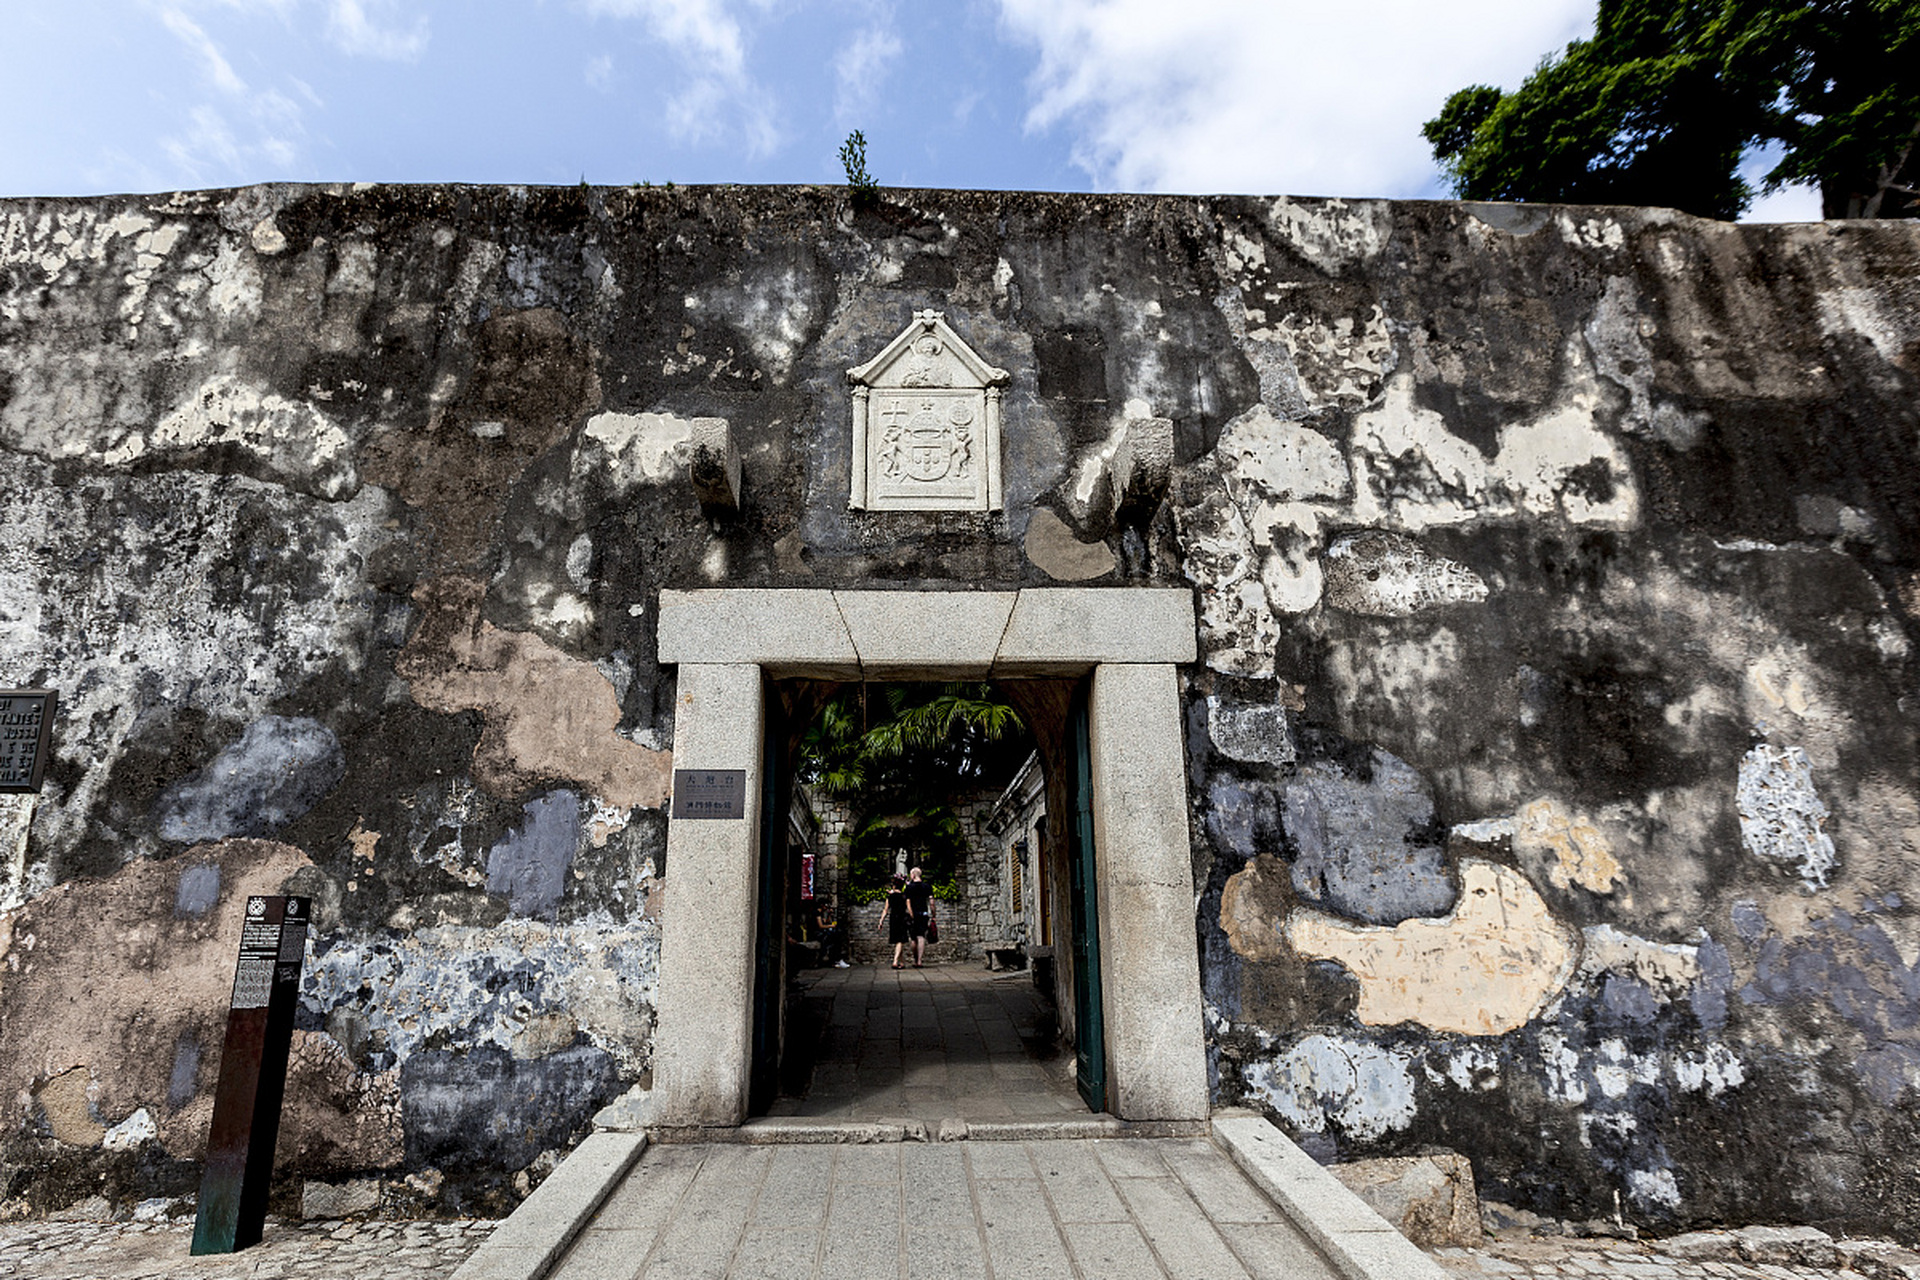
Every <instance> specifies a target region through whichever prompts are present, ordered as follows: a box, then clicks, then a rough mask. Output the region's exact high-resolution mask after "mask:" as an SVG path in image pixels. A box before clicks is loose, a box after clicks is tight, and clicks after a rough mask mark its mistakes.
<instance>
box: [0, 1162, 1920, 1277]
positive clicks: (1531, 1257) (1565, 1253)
mask: <svg viewBox="0 0 1920 1280" xmlns="http://www.w3.org/2000/svg"><path fill="white" fill-rule="evenodd" d="M984 1145H985V1144H982V1146H984ZM994 1145H995V1146H996V1147H999V1146H1002V1145H1005V1146H1006V1147H1009V1148H1010V1147H1011V1145H1012V1144H994ZM929 1149H930V1148H929ZM949 1149H952V1148H949ZM662 1150H665V1148H662ZM814 1150H815V1151H823V1150H827V1149H825V1148H814ZM988 1181H991V1180H988ZM1138 1189H1139V1188H1137V1187H1136V1188H1135V1190H1136V1191H1138ZM1006 1226H1007V1224H1006V1223H1005V1222H1001V1223H1000V1224H999V1229H1002V1230H1004V1229H1005V1227H1006ZM493 1228H494V1224H493V1223H491V1222H351V1223H341V1222H307V1223H286V1222H279V1221H270V1222H269V1223H268V1224H267V1232H266V1238H265V1239H264V1240H263V1241H262V1242H261V1243H260V1244H258V1245H256V1246H254V1247H253V1248H251V1249H246V1250H242V1251H241V1252H240V1253H237V1254H231V1255H228V1256H226V1257H219V1258H194V1257H189V1256H188V1254H187V1247H188V1244H189V1243H190V1242H191V1241H192V1239H193V1227H192V1224H191V1223H181V1222H173V1223H124V1222H123V1223H103V1222H14V1223H0V1277H6V1278H7V1280H15V1278H16V1277H18V1278H19V1280H149V1278H158V1277H168V1278H169V1280H172V1278H176V1277H178V1278H185V1280H428V1278H429V1277H432V1278H434V1280H445V1278H446V1277H448V1276H451V1275H452V1274H453V1272H454V1269H455V1268H456V1267H458V1266H459V1265H460V1263H461V1262H462V1261H464V1260H465V1258H466V1256H467V1255H468V1254H469V1253H471V1252H472V1251H473V1249H474V1248H475V1247H476V1246H477V1245H478V1244H479V1243H480V1241H481V1240H483V1239H484V1238H485V1237H486V1235H487V1233H488V1232H490V1231H492V1230H493ZM869 1229H870V1224H869ZM756 1231H757V1232H759V1235H758V1236H757V1239H758V1241H759V1243H760V1244H762V1245H764V1243H765V1233H764V1231H763V1230H761V1229H760V1228H755V1231H750V1232H749V1233H748V1234H755V1232H756ZM1433 1256H1434V1258H1435V1259H1436V1260H1437V1261H1438V1262H1439V1263H1440V1265H1441V1267H1442V1268H1444V1269H1445V1270H1446V1271H1447V1273H1448V1274H1449V1275H1452V1276H1456V1277H1460V1278H1462V1280H1480V1278H1481V1277H1488V1276H1497V1277H1501V1278H1502V1280H1592V1278H1593V1277H1619V1278H1620V1280H1859V1278H1861V1277H1871V1276H1874V1275H1876V1274H1878V1275H1881V1276H1885V1275H1888V1274H1890V1273H1889V1272H1887V1271H1884V1270H1880V1269H1878V1268H1874V1267H1872V1266H1867V1265H1866V1264H1864V1263H1863V1264H1862V1265H1863V1266H1865V1269H1864V1270H1848V1269H1838V1270H1836V1269H1832V1268H1825V1267H1807V1266H1784V1265H1776V1264H1762V1263H1751V1262H1739V1261H1732V1260H1692V1259H1683V1258H1675V1257H1673V1256H1671V1255H1669V1254H1666V1253H1663V1252H1662V1251H1661V1250H1660V1248H1659V1242H1658V1241H1654V1242H1650V1243H1647V1244H1628V1243H1624V1242H1621V1241H1617V1240H1577V1239H1571V1238H1564V1237H1550V1238H1529V1237H1519V1238H1503V1239H1490V1240H1489V1241H1488V1242H1487V1244H1486V1245H1485V1246H1484V1247H1482V1248H1477V1249H1439V1250H1434V1251H1433ZM1035 1261H1036V1262H1038V1261H1041V1260H1040V1259H1037V1258H1036V1259H1035ZM1055 1261H1056V1262H1057V1261H1058V1259H1057V1258H1056V1259H1055ZM1198 1261H1199V1259H1183V1266H1182V1269H1181V1270H1180V1271H1178V1272H1176V1274H1181V1275H1193V1276H1210V1275H1212V1274H1214V1273H1213V1272H1211V1271H1207V1270H1203V1269H1196V1268H1195V1267H1194V1266H1192V1265H1187V1264H1190V1263H1196V1262H1198ZM588 1274H592V1273H588ZM691 1274H693V1273H692V1272H689V1273H688V1276H691ZM767 1274H768V1275H770V1276H771V1275H775V1274H778V1272H775V1271H769V1272H768V1273H767ZM821 1274H823V1275H825V1274H829V1273H827V1272H825V1271H823V1272H822V1273H821ZM848 1274H849V1275H851V1274H855V1273H851V1272H850V1273H848ZM888 1274H897V1272H890V1273H888ZM914 1274H915V1275H918V1274H919V1271H918V1270H916V1271H915V1272H914ZM1075 1274H1081V1275H1089V1274H1091V1275H1101V1280H1104V1275H1102V1274H1101V1273H1098V1272H1094V1273H1088V1272H1086V1271H1085V1269H1084V1268H1082V1269H1081V1271H1080V1272H1077V1273H1076V1272H1074V1271H1072V1270H1071V1269H1062V1270H1058V1271H1055V1270H1048V1269H1046V1268H1045V1267H1044V1266H1042V1267H1041V1268H1040V1269H1036V1270H1028V1271H1019V1270H1013V1269H1010V1268H1009V1267H1007V1266H1006V1265H1004V1260H1003V1265H999V1266H996V1267H995V1268H994V1271H993V1275H994V1277H995V1280H1057V1278H1058V1277H1066V1276H1071V1275H1075ZM1113 1274H1124V1273H1123V1272H1116V1273H1113ZM1149 1274H1152V1273H1149ZM1223 1274H1237V1273H1235V1272H1232V1271H1228V1272H1225V1273H1223ZM1255 1274H1260V1273H1259V1272H1255ZM678 1280H687V1277H679V1278H678ZM835 1280H839V1278H838V1277H836V1278H835Z"/></svg>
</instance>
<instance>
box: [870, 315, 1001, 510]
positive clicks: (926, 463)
mask: <svg viewBox="0 0 1920 1280" xmlns="http://www.w3.org/2000/svg"><path fill="white" fill-rule="evenodd" d="M847 381H848V382H849V383H850V384H851V390H852V400H853V468H852V471H853V476H852V481H853V483H852V492H851V493H850V494H849V495H848V500H847V505H848V506H850V507H853V508H856V509H864V510H871V511H998V510H1000V508H1001V505H1002V500H1001V484H1000V406H1001V389H1002V388H1003V387H1005V386H1006V385H1007V381H1008V374H1007V371H1006V370H1005V369H997V368H995V367H994V366H992V365H990V364H988V363H987V362H986V361H985V360H982V359H981V358H980V356H979V354H978V353H977V352H975V351H974V349H973V348H972V347H970V346H968V345H967V343H966V341H965V340H964V339H962V338H961V337H960V335H959V334H957V333H955V332H954V331H953V330H952V329H951V328H949V327H948V325H947V322H946V319H945V318H944V317H943V316H942V315H941V313H940V312H938V311H918V312H915V313H914V317H913V322H912V323H911V324H909V325H908V326H907V327H906V328H905V329H903V330H901V331H900V334H899V336H897V337H895V338H894V340H893V341H892V342H889V343H888V344H887V345H886V346H885V347H882V348H881V349H880V352H879V354H878V355H876V356H874V357H873V358H872V359H871V360H868V361H867V362H866V363H865V364H862V365H859V366H856V367H855V368H852V369H849V370H847Z"/></svg>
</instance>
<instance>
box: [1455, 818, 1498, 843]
mask: <svg viewBox="0 0 1920 1280" xmlns="http://www.w3.org/2000/svg"><path fill="white" fill-rule="evenodd" d="M1450 834H1452V835H1455V836H1458V837H1459V838H1460V839H1462V840H1471V841H1473V842H1474V843H1475V844H1497V843H1498V842H1499V841H1501V840H1511V839H1513V819H1512V818H1481V819H1479V820H1478V821H1476V822H1456V823H1454V824H1453V827H1452V830H1451V833H1450Z"/></svg>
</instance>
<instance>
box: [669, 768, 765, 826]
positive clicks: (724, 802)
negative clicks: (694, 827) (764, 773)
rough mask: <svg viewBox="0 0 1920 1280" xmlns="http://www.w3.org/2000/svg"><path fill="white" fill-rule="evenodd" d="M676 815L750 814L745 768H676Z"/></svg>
mask: <svg viewBox="0 0 1920 1280" xmlns="http://www.w3.org/2000/svg"><path fill="white" fill-rule="evenodd" d="M673 816H674V817H676V818H744V817H746V816H747V771H746V770H745V769H675V770H674V771H673Z"/></svg>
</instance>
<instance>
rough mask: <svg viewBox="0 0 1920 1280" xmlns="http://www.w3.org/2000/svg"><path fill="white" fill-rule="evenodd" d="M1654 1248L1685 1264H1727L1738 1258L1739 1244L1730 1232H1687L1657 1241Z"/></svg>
mask: <svg viewBox="0 0 1920 1280" xmlns="http://www.w3.org/2000/svg"><path fill="white" fill-rule="evenodd" d="M1654 1247H1655V1248H1657V1249H1659V1250H1660V1252H1662V1253H1664V1254H1667V1255H1668V1256H1669V1257H1674V1258H1680V1259H1682V1260H1684V1261H1687V1262H1729V1261H1731V1260H1733V1259H1734V1258H1737V1257H1739V1256H1740V1242H1739V1240H1738V1239H1736V1238H1735V1237H1734V1234H1733V1233H1732V1232H1731V1231H1688V1232H1686V1233H1684V1234H1682V1235H1677V1236H1669V1237H1667V1238H1666V1239H1665V1240H1657V1241H1655V1242H1654Z"/></svg>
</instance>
